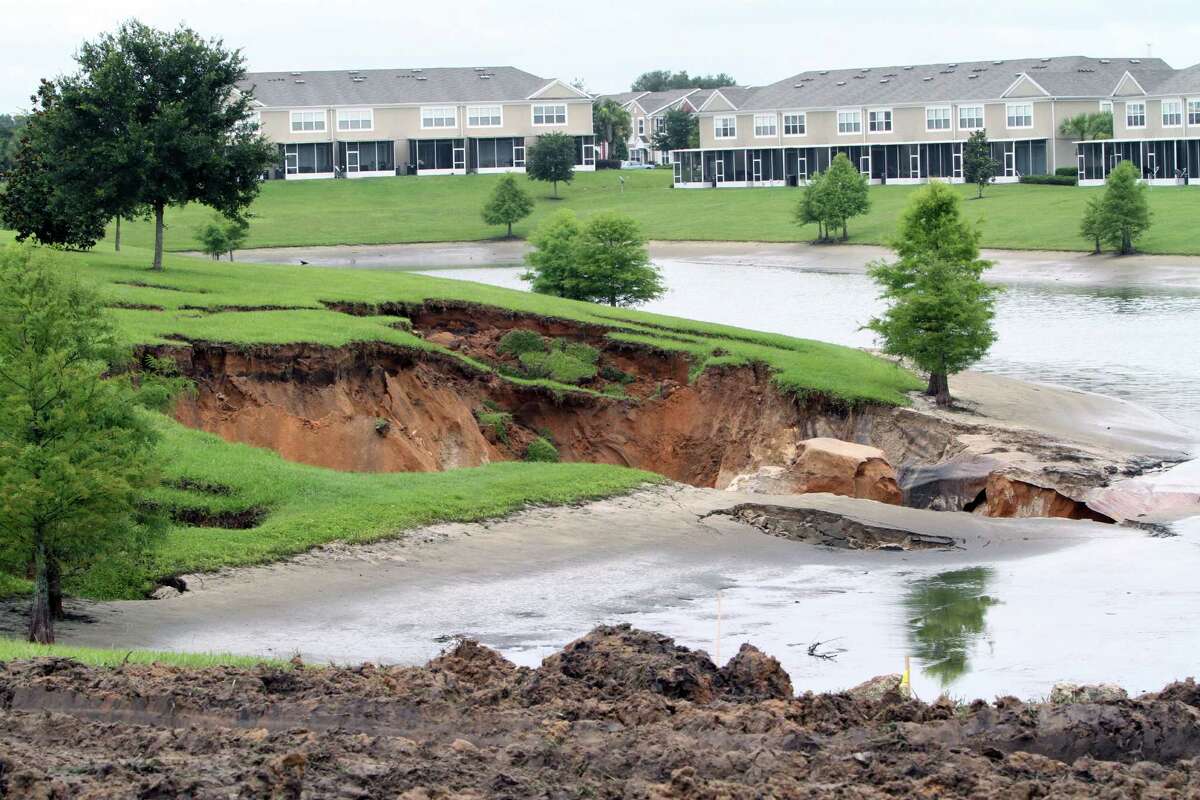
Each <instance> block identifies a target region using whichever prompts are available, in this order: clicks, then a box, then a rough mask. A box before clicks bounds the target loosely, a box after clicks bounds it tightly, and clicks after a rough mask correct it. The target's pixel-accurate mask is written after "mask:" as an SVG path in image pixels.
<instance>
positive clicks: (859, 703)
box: [0, 626, 1200, 800]
mask: <svg viewBox="0 0 1200 800" xmlns="http://www.w3.org/2000/svg"><path fill="white" fill-rule="evenodd" d="M894 686H895V683H894V681H888V680H875V681H872V682H870V683H869V684H864V687H862V688H861V689H859V690H851V691H850V692H843V693H839V694H825V695H813V694H802V695H800V696H799V697H796V696H794V695H793V688H792V685H791V683H790V681H789V679H788V677H787V674H786V673H784V671H783V670H782V669H781V668H780V666H779V663H778V662H777V661H776V660H775V659H773V658H771V657H770V656H768V655H766V654H764V653H761V652H760V651H758V650H756V649H755V648H753V647H751V646H750V645H743V647H742V649H741V650H740V651H739V652H738V653H737V655H736V656H735V657H734V658H733V659H732V660H731V661H730V662H729V663H728V664H726V665H724V666H721V667H718V666H717V665H716V664H714V663H713V662H712V661H710V660H709V658H708V657H707V655H706V654H704V653H703V652H699V651H691V650H688V649H687V648H684V647H678V646H676V645H675V644H674V643H673V642H672V641H671V640H670V639H668V638H666V637H664V636H660V635H657V634H652V633H644V632H641V631H637V630H632V629H630V628H628V627H626V626H621V627H602V628H598V629H596V630H595V631H593V632H592V633H591V634H589V635H588V636H586V637H584V638H582V639H580V640H577V641H575V642H573V643H571V644H570V645H568V646H567V647H566V648H564V649H563V650H562V651H561V652H559V653H558V654H556V655H553V656H551V657H549V658H547V659H546V660H545V661H544V662H543V664H542V666H541V667H539V668H537V669H528V668H518V667H515V666H513V665H512V664H510V663H508V662H507V661H505V660H504V659H503V658H501V657H500V656H498V655H497V654H495V653H494V652H492V651H490V650H488V649H486V648H484V647H481V646H479V645H477V644H475V643H473V642H463V643H461V644H459V645H458V646H456V647H455V648H454V649H453V650H451V651H449V652H448V653H446V654H445V655H443V656H441V657H439V658H437V659H435V660H434V661H432V662H430V663H429V664H428V665H427V666H425V667H406V668H402V667H375V666H371V665H363V666H361V667H356V668H349V669H340V668H326V669H303V670H291V671H282V670H279V669H274V668H267V667H262V668H257V669H251V670H247V669H235V668H211V669H204V670H185V669H177V668H170V667H163V666H125V667H121V668H118V669H102V668H89V667H84V666H81V665H79V664H78V663H76V662H72V661H68V660H64V659H40V660H37V661H31V662H10V663H8V664H6V665H0V721H2V723H3V724H0V796H5V797H9V798H13V800H25V799H26V798H68V797H81V796H87V797H93V798H118V797H120V798H125V797H164V798H165V797H182V796H186V797H196V798H209V797H214V798H215V797H245V798H250V797H256V798H257V797H272V798H301V797H329V798H364V797H401V798H411V799H412V800H417V799H418V798H448V797H480V798H481V797H500V798H528V797H640V798H718V797H724V798H742V797H745V798H751V797H813V798H818V797H820V798H824V797H830V798H832V797H860V798H874V797H879V798H883V797H914V796H920V797H1080V798H1082V797H1089V798H1094V797H1113V798H1117V797H1160V798H1171V797H1180V798H1182V797H1194V796H1196V795H1197V793H1198V792H1200V758H1198V756H1200V689H1198V688H1197V686H1196V684H1195V683H1193V682H1192V681H1190V680H1189V681H1187V682H1184V683H1176V684H1172V685H1171V686H1168V687H1167V688H1166V689H1165V690H1164V691H1162V692H1160V693H1156V694H1150V695H1145V696H1143V697H1140V698H1137V699H1134V700H1128V699H1104V700H1100V699H1097V700H1096V701H1092V702H1067V703H1063V704H1057V705H1052V704H1026V703H1022V702H1020V701H1018V700H1016V699H1014V698H1001V699H999V700H997V701H996V702H994V703H992V704H988V703H984V702H982V701H976V702H975V703H973V704H970V705H966V706H959V705H955V704H953V703H951V702H949V701H946V700H938V701H937V702H934V703H931V704H930V703H923V702H919V701H916V700H911V699H906V698H904V697H902V696H901V695H900V694H899V693H897V692H896V691H894V689H893V688H889V687H894Z"/></svg>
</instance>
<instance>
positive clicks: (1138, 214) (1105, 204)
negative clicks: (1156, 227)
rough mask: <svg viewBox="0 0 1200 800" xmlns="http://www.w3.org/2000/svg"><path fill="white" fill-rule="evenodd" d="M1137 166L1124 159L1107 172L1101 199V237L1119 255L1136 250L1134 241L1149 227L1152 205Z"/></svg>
mask: <svg viewBox="0 0 1200 800" xmlns="http://www.w3.org/2000/svg"><path fill="white" fill-rule="evenodd" d="M1140 178H1141V176H1140V174H1139V172H1138V168H1137V167H1135V166H1134V165H1133V163H1132V162H1130V161H1122V162H1121V163H1120V164H1117V166H1115V167H1114V168H1113V169H1112V171H1111V172H1109V173H1108V179H1107V180H1106V181H1105V189H1104V198H1103V200H1102V201H1101V211H1100V219H1099V225H1100V230H1101V237H1100V238H1101V239H1103V240H1104V242H1105V243H1106V244H1108V245H1109V246H1111V247H1112V248H1113V249H1115V250H1116V251H1117V253H1118V254H1120V255H1123V256H1125V255H1129V254H1130V253H1132V252H1133V243H1134V242H1135V241H1137V239H1138V237H1140V236H1141V235H1142V234H1143V233H1145V232H1146V231H1147V230H1148V229H1149V228H1150V204H1149V201H1148V200H1147V199H1146V185H1145V184H1144V183H1142V182H1141V180H1140Z"/></svg>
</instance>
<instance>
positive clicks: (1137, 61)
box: [1129, 58, 1142, 64]
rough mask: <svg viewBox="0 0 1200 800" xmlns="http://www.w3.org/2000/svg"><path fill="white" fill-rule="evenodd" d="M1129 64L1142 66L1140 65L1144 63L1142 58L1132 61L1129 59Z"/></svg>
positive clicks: (1132, 59)
mask: <svg viewBox="0 0 1200 800" xmlns="http://www.w3.org/2000/svg"><path fill="white" fill-rule="evenodd" d="M1129 63H1130V64H1140V63H1142V60H1141V59H1140V58H1131V59H1129Z"/></svg>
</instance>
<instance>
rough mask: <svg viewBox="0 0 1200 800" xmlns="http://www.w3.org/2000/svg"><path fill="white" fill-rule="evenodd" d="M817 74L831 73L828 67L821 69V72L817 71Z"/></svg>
mask: <svg viewBox="0 0 1200 800" xmlns="http://www.w3.org/2000/svg"><path fill="white" fill-rule="evenodd" d="M817 74H818V75H828V74H829V70H827V69H823V70H821V71H820V72H819V73H817Z"/></svg>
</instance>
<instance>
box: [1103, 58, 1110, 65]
mask: <svg viewBox="0 0 1200 800" xmlns="http://www.w3.org/2000/svg"><path fill="white" fill-rule="evenodd" d="M1100 63H1101V64H1111V63H1112V59H1110V58H1102V59H1100Z"/></svg>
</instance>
